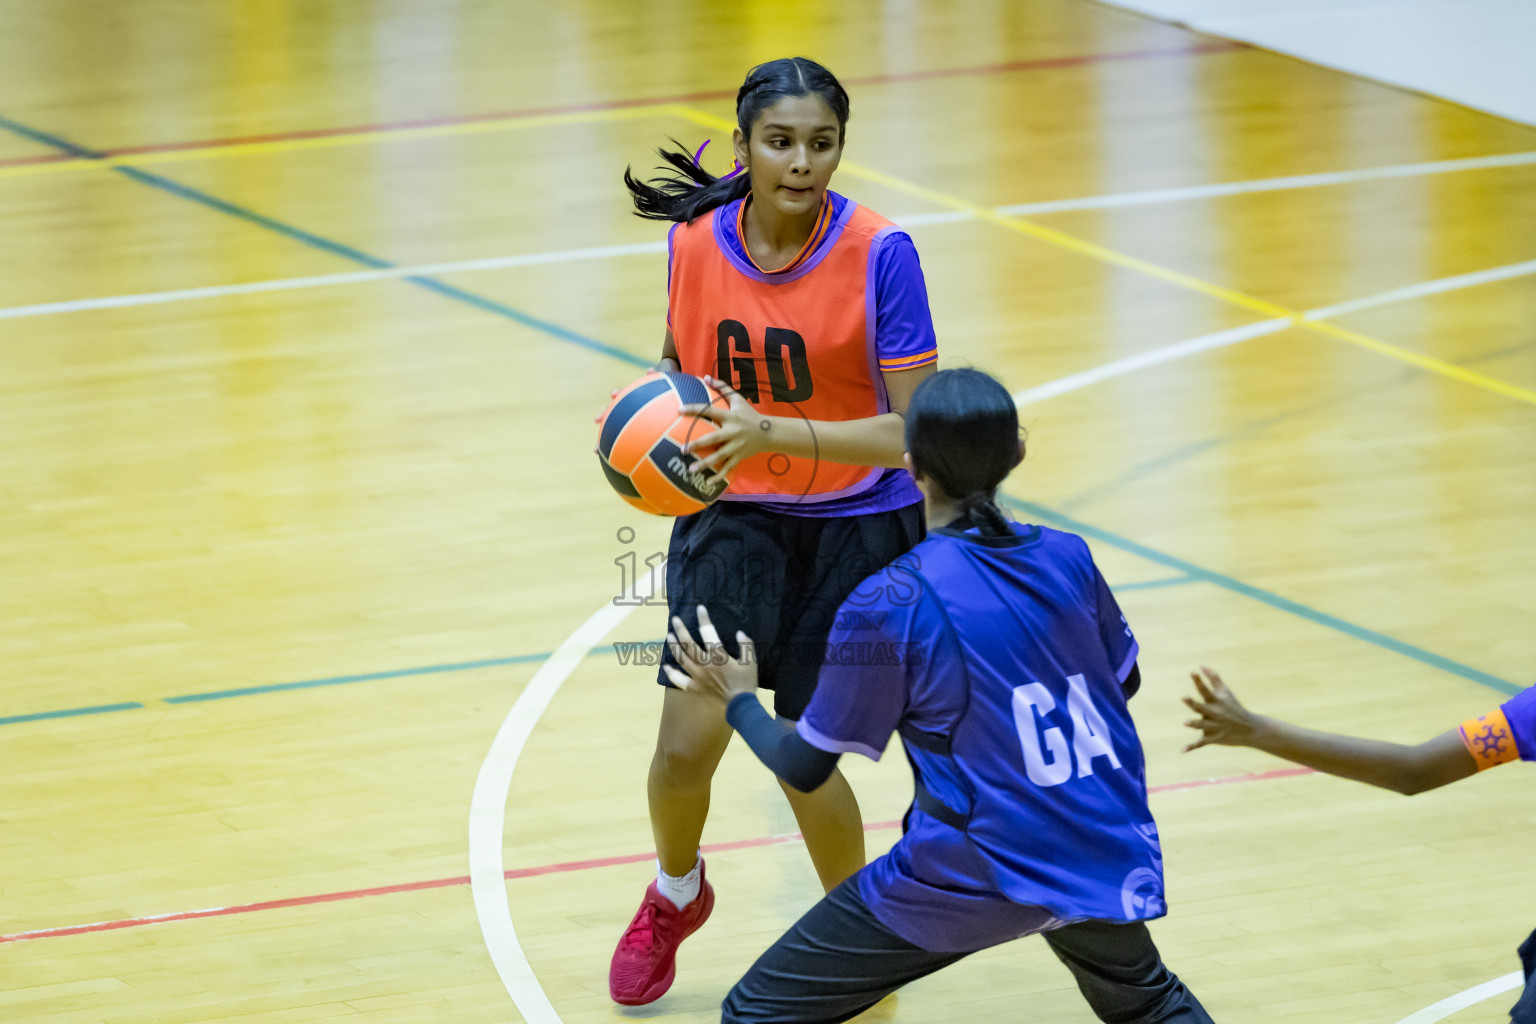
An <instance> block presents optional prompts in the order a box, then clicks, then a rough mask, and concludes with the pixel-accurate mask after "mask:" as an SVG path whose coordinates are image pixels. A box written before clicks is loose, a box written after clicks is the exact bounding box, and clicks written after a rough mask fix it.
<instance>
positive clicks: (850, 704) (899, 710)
mask: <svg viewBox="0 0 1536 1024" xmlns="http://www.w3.org/2000/svg"><path fill="white" fill-rule="evenodd" d="M901 572H902V570H901V563H900V562H898V563H895V564H894V565H891V566H887V567H886V568H884V569H882V570H881V571H880V572H878V573H876V574H875V575H874V576H871V577H870V578H869V579H867V580H865V581H864V582H863V583H861V584H860V585H859V587H858V589H856V590H855V591H854V593H853V594H851V595H850V596H849V598H848V600H847V601H845V602H844V603H843V605H842V606H841V607H840V608H838V610H837V618H836V619H835V620H834V621H833V625H832V631H831V633H830V634H829V635H828V637H827V651H826V658H825V660H824V661H823V662H822V667H821V672H820V674H819V675H818V676H817V679H816V692H815V693H814V694H813V695H812V696H811V703H810V705H809V706H808V707H807V708H806V709H805V714H804V715H802V716H801V718H800V722H799V724H798V725H797V726H796V728H797V729H798V731H799V733H800V737H801V738H802V739H804V740H805V741H806V742H807V743H809V744H811V745H812V746H813V747H817V748H818V749H821V750H825V751H829V752H833V753H858V754H863V755H864V756H865V757H868V758H871V759H873V760H876V761H878V760H880V755H881V754H882V753H884V752H885V746H886V744H887V743H888V742H890V738H891V733H893V732H895V731H896V726H897V725H898V724H899V723H900V721H901V718H902V714H903V712H904V711H905V709H906V707H907V700H908V694H909V693H910V689H911V685H912V673H913V672H914V670H915V668H916V667H917V666H918V665H920V663H921V660H922V656H923V654H922V646H923V645H922V644H921V642H920V639H919V638H918V637H916V636H915V635H914V633H913V616H912V615H911V614H910V613H911V611H912V608H911V601H912V600H913V599H915V598H916V597H917V593H918V592H917V591H916V589H915V588H914V586H913V584H912V583H911V581H910V580H905V579H903V578H902V577H901ZM903 597H905V598H906V600H905V602H904V601H903Z"/></svg>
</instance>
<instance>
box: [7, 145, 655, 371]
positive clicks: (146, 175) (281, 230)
mask: <svg viewBox="0 0 1536 1024" xmlns="http://www.w3.org/2000/svg"><path fill="white" fill-rule="evenodd" d="M0 128H3V129H5V130H6V131H8V132H10V133H12V134H13V135H20V136H21V137H22V138H25V139H30V140H32V141H33V142H38V143H41V144H43V145H45V146H52V147H53V148H54V149H58V150H62V151H63V152H65V153H68V154H69V155H70V156H74V157H80V158H82V159H86V160H105V159H107V156H106V154H104V153H100V152H97V151H95V150H92V149H87V148H86V147H84V146H80V145H77V144H75V143H73V142H70V141H69V140H68V139H63V138H60V137H59V136H57V135H50V134H49V133H47V132H44V131H39V130H38V129H36V128H29V127H28V126H26V125H24V124H21V123H19V122H17V121H12V120H11V119H10V118H7V117H0ZM111 169H112V170H114V171H116V172H117V173H118V174H121V175H123V176H124V177H126V178H130V179H132V180H133V181H137V182H139V183H140V184H141V185H148V186H149V187H150V188H156V189H159V190H160V191H162V192H167V193H169V194H171V195H173V196H177V197H178V198H181V199H186V200H189V201H191V202H194V203H197V204H199V205H201V206H206V207H208V208H209V209H211V210H217V211H219V212H220V213H223V214H227V215H229V216H231V217H235V218H237V219H239V220H243V221H245V222H246V223H248V224H254V225H256V226H257V227H259V228H265V229H266V230H268V231H272V232H276V233H277V234H279V235H283V236H284V237H286V238H291V239H293V240H294V241H296V242H301V243H303V244H304V245H307V246H310V247H311V248H314V249H319V250H321V251H323V252H328V253H330V254H331V255H333V256H339V257H341V258H342V259H344V260H348V261H350V262H352V263H360V264H362V265H363V266H365V267H368V268H369V269H370V270H388V269H390V268H392V267H395V266H398V264H395V263H391V262H389V261H388V260H384V259H380V258H379V257H377V256H372V255H370V254H368V253H366V252H363V251H362V250H361V249H354V248H353V247H352V246H350V245H345V244H343V243H341V242H336V241H333V240H331V239H329V238H325V237H324V236H322V235H317V234H315V233H314V232H312V231H305V230H304V229H303V228H298V227H294V226H293V225H292V224H286V223H284V222H283V221H280V220H275V219H273V218H272V217H268V216H266V215H264V214H260V213H257V212H256V211H254V210H249V209H246V208H245V207H243V206H239V205H236V204H235V203H231V202H229V201H227V200H224V199H220V198H219V197H217V196H212V195H209V194H208V193H206V192H203V191H200V190H198V189H195V188H192V187H191V186H190V185H183V184H181V183H180V182H177V181H173V180H172V179H170V178H166V177H162V176H161V175H158V174H151V173H150V172H148V171H141V170H139V169H138V168H137V167H125V166H114V167H112V168H111ZM403 280H405V281H409V282H410V283H411V284H414V285H416V286H418V287H421V288H425V289H427V290H428V291H433V292H436V293H437V294H439V295H442V296H444V297H446V298H450V299H456V300H458V301H459V302H464V303H467V304H469V305H471V306H474V307H475V308H477V309H481V310H484V311H485V312H487V313H494V314H496V315H497V316H501V317H505V318H506V319H508V320H512V321H515V322H517V323H520V324H522V325H523V326H524V327H529V328H532V329H533V330H536V331H540V332H542V333H544V334H547V335H549V336H550V337H553V338H558V339H560V340H561V341H567V342H570V343H571V344H573V345H580V346H581V347H582V348H585V349H590V350H591V351H593V352H600V353H602V354H603V355H606V356H612V357H614V358H615V359H621V360H623V361H624V362H626V363H630V364H632V365H634V366H640V367H649V366H650V365H651V360H648V359H643V358H641V357H640V356H637V355H635V354H634V353H632V352H626V351H624V350H623V349H621V348H618V347H616V346H614V345H609V344H608V343H606V342H602V341H598V340H597V339H596V338H589V337H587V336H586V335H584V334H578V333H577V332H575V331H573V330H570V329H569V328H566V327H561V326H560V325H559V324H556V323H552V322H550V321H548V320H544V319H541V318H540V317H536V316H533V315H532V314H530V313H524V312H523V311H522V310H520V309H514V308H512V307H511V306H508V305H506V304H505V303H501V302H497V301H496V300H495V299H488V298H486V297H485V296H483V295H476V294H475V293H474V292H468V291H465V290H464V289H462V288H458V287H456V286H454V285H451V284H448V283H447V282H445V281H439V280H438V279H437V278H435V277H422V276H411V277H407V278H403Z"/></svg>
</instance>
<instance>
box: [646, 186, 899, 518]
mask: <svg viewBox="0 0 1536 1024" xmlns="http://www.w3.org/2000/svg"><path fill="white" fill-rule="evenodd" d="M829 205H830V202H829ZM731 209H733V207H732V206H726V207H720V208H717V209H714V210H711V211H710V212H709V213H707V214H705V215H704V216H702V217H699V218H698V219H696V220H694V221H693V222H692V223H691V224H679V225H678V226H677V227H676V228H675V229H673V232H672V239H671V246H672V263H671V281H670V283H669V285H668V296H667V297H668V304H669V310H670V318H671V324H672V336H673V339H674V340H675V342H676V344H677V355H678V360H679V362H680V364H681V368H682V370H683V372H684V373H692V374H699V375H704V374H711V375H713V376H715V377H718V378H720V379H721V380H724V381H727V382H729V383H730V384H731V385H732V386H733V387H735V388H736V389H737V390H738V391H740V392H741V394H742V397H743V398H745V399H746V400H747V401H749V402H751V403H752V405H753V407H754V408H756V409H757V410H758V411H759V412H762V413H764V414H766V415H769V416H784V417H800V418H802V419H805V420H855V419H864V418H866V417H869V416H878V415H880V414H881V413H884V412H889V411H890V404H889V402H888V400H887V398H886V394H885V385H884V382H883V381H882V379H881V377H880V369H879V363H878V361H877V358H876V354H875V289H874V285H873V260H872V258H871V257H872V253H873V250H874V242H875V240H876V237H877V236H878V235H880V234H881V233H882V232H883V231H886V230H889V229H892V228H894V227H895V225H893V224H892V223H891V222H890V221H888V220H886V219H885V218H883V217H881V216H879V215H878V214H876V213H872V212H871V211H869V210H867V209H865V208H864V207H862V206H859V205H858V204H857V203H854V202H848V203H846V204H845V205H844V207H843V210H842V212H841V215H840V216H838V217H837V219H836V221H834V222H833V223H831V224H830V226H828V227H826V229H825V230H826V231H827V233H828V240H827V241H826V242H825V243H824V244H823V245H822V246H821V247H820V248H819V249H818V250H817V251H815V252H814V253H812V254H811V255H810V257H809V258H807V259H806V260H805V262H804V263H802V264H800V265H799V266H796V267H794V269H792V270H788V271H785V272H783V273H779V274H765V273H763V272H762V271H760V270H758V269H757V268H756V267H755V266H753V265H752V264H751V263H750V262H749V261H746V260H743V259H742V258H741V257H740V255H739V254H737V253H735V252H733V251H732V250H731V248H730V246H729V245H728V244H727V242H726V241H725V239H724V237H723V230H724V226H725V224H724V221H723V220H722V217H723V216H725V215H727V214H726V213H725V211H727V210H731ZM881 472H883V470H882V469H881V467H878V466H876V467H873V468H872V467H869V466H852V465H847V464H844V463H836V462H828V461H827V460H825V459H819V458H808V457H803V456H792V455H785V454H783V453H780V452H764V453H762V454H760V455H754V456H753V457H751V458H749V459H745V460H743V461H742V463H741V464H740V465H739V466H737V467H736V471H735V473H734V474H733V475H732V477H731V485H730V487H729V488H727V489H726V492H725V494H723V495H721V499H720V500H722V501H732V500H735V501H766V502H775V501H777V502H784V503H804V502H822V501H830V500H832V499H834V498H841V497H845V496H847V495H850V494H857V493H859V492H860V491H863V490H865V489H867V488H869V487H870V486H871V485H873V484H874V483H875V481H876V480H877V479H879V477H880V474H881Z"/></svg>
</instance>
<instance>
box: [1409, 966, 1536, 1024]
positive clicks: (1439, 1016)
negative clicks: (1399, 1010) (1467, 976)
mask: <svg viewBox="0 0 1536 1024" xmlns="http://www.w3.org/2000/svg"><path fill="white" fill-rule="evenodd" d="M1524 984H1525V975H1523V974H1521V973H1520V972H1519V971H1516V972H1514V973H1513V974H1506V975H1504V976H1503V977H1502V978H1494V979H1493V980H1492V981H1485V982H1483V983H1482V984H1481V985H1478V986H1475V987H1474V988H1469V989H1467V990H1466V991H1465V992H1458V993H1456V994H1455V995H1453V996H1450V997H1449V998H1446V999H1442V1000H1440V1001H1439V1002H1438V1003H1436V1004H1435V1005H1433V1006H1426V1007H1425V1008H1424V1009H1422V1010H1420V1011H1419V1012H1418V1013H1411V1014H1409V1015H1408V1016H1406V1017H1404V1018H1403V1019H1402V1020H1400V1021H1398V1022H1397V1024H1434V1022H1435V1021H1438V1020H1445V1018H1447V1017H1449V1016H1450V1015H1451V1014H1453V1013H1460V1012H1461V1011H1462V1010H1465V1009H1466V1008H1467V1007H1469V1006H1476V1005H1477V1004H1478V1003H1481V1002H1483V1001H1485V1000H1488V999H1492V998H1493V997H1494V996H1497V995H1502V994H1503V993H1505V992H1508V991H1510V990H1512V989H1517V988H1519V987H1520V986H1521V985H1524Z"/></svg>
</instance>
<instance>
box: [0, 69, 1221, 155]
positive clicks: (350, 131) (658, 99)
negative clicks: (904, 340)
mask: <svg viewBox="0 0 1536 1024" xmlns="http://www.w3.org/2000/svg"><path fill="white" fill-rule="evenodd" d="M1242 49H1251V47H1249V46H1248V45H1247V44H1246V43H1238V42H1232V41H1230V40H1222V39H1218V40H1212V41H1210V42H1205V43H1197V44H1195V45H1192V46H1180V47H1173V48H1167V49H1157V50H1128V51H1125V52H1123V53H1087V54H1079V55H1076V56H1071V57H1045V58H1041V59H1037V60H1019V61H1010V62H1008V63H1004V64H982V65H975V66H971V67H959V68H934V69H932V70H929V71H908V72H903V73H900V74H891V75H866V76H864V77H862V78H845V79H843V82H844V84H845V85H855V86H857V85H888V84H891V83H894V82H920V81H926V80H928V79H931V78H960V77H966V76H978V75H997V74H1006V73H1009V72H1015V71H1044V70H1050V69H1053V68H1071V67H1082V66H1084V65H1089V64H1106V63H1110V62H1113V61H1127V60H1151V59H1156V58H1159V57H1195V56H1200V55H1202V54H1207V53H1225V52H1227V51H1230V50H1242ZM735 95H736V90H734V89H717V90H711V91H708V92H690V93H678V94H676V95H672V96H647V97H643V98H640V99H629V100H607V101H603V102H599V103H577V104H570V105H566V106H554V107H524V108H520V109H516V110H501V111H492V112H490V113H485V114H460V115H456V116H449V117H427V118H417V119H414V120H409V121H380V122H376V123H373V124H355V125H344V126H341V127H336V128H306V129H300V130H296V131H287V132H273V133H270V134H266V135H240V136H231V137H229V138H222V139H197V140H191V141H184V142H160V143H152V144H148V145H141V146H124V147H121V148H119V149H107V150H102V151H101V155H102V156H103V157H114V156H139V155H143V154H148V153H176V152H182V151H185V150H193V149H216V148H218V147H220V146H243V145H250V144H252V143H260V142H287V141H290V140H294V139H324V138H333V137H336V136H341V135H366V134H368V133H370V132H388V131H400V130H404V129H409V128H440V127H443V126H446V125H455V124H475V123H478V122H482V121H508V120H521V119H523V118H530V117H549V116H552V115H557V114H582V113H590V112H593V111H599V110H622V109H625V108H627V107H644V106H650V105H652V104H658V103H701V102H707V101H709V100H725V99H731V98H733V97H734V96H735ZM74 159H77V158H76V157H74V156H72V155H70V154H66V153H60V154H46V155H44V156H29V157H20V158H17V159H13V160H0V167H10V166H13V165H16V164H28V163H51V162H55V161H60V160H74Z"/></svg>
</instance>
